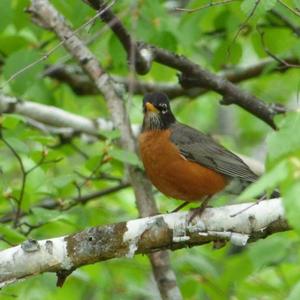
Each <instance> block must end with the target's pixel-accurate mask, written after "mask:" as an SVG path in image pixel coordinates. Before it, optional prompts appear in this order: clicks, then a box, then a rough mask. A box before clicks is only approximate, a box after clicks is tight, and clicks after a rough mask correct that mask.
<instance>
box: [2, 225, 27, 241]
mask: <svg viewBox="0 0 300 300" xmlns="http://www.w3.org/2000/svg"><path fill="white" fill-rule="evenodd" d="M1 236H3V237H4V238H5V239H6V240H8V241H9V242H10V243H12V244H17V243H20V242H22V241H24V240H26V236H24V235H23V234H21V233H20V232H18V231H17V230H15V229H13V228H11V227H9V226H7V225H3V224H0V237H1Z"/></svg>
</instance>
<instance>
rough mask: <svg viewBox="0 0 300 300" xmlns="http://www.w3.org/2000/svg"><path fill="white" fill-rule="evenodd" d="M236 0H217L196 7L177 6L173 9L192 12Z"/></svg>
mask: <svg viewBox="0 0 300 300" xmlns="http://www.w3.org/2000/svg"><path fill="white" fill-rule="evenodd" d="M236 1H239V0H224V1H219V2H209V3H207V4H204V5H202V6H199V7H196V8H182V7H177V8H175V10H177V11H182V12H187V13H193V12H195V11H199V10H202V9H206V8H210V7H213V6H219V5H226V4H230V3H232V2H236Z"/></svg>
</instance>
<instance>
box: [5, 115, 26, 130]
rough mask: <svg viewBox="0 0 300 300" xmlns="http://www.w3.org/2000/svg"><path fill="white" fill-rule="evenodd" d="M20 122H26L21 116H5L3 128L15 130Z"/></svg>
mask: <svg viewBox="0 0 300 300" xmlns="http://www.w3.org/2000/svg"><path fill="white" fill-rule="evenodd" d="M20 122H24V118H23V117H22V116H19V115H5V116H4V117H3V123H2V125H3V127H4V128H7V129H14V128H16V127H17V125H18V124H19V123H20Z"/></svg>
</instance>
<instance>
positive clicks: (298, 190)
mask: <svg viewBox="0 0 300 300" xmlns="http://www.w3.org/2000/svg"><path fill="white" fill-rule="evenodd" d="M298 172H299V170H298ZM281 190H282V194H283V198H284V201H283V204H284V208H285V212H286V214H285V215H286V217H287V219H288V223H289V224H290V225H291V226H292V228H294V229H296V230H297V232H298V233H300V218H299V211H300V197H299V195H300V180H299V175H298V178H297V177H296V178H294V177H291V178H289V180H287V181H286V182H284V183H283V185H282V187H281Z"/></svg>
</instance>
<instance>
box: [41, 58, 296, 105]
mask: <svg viewBox="0 0 300 300" xmlns="http://www.w3.org/2000/svg"><path fill="white" fill-rule="evenodd" d="M283 61H284V62H286V63H288V64H290V65H296V64H299V59H297V58H294V57H287V58H286V59H283ZM272 65H274V60H273V59H265V60H262V61H260V62H258V63H256V64H253V65H251V66H247V67H243V68H235V69H232V70H224V71H223V72H221V73H220V74H219V75H220V76H221V77H222V78H224V79H227V80H229V81H231V82H233V83H238V82H241V81H244V80H248V79H252V78H255V77H257V76H260V75H261V74H263V72H264V71H265V70H266V69H268V70H269V72H285V71H287V70H288V69H289V68H288V67H287V65H286V64H283V63H278V64H277V66H275V65H274V67H273V68H272V69H270V67H271V66H272ZM43 74H44V76H48V77H50V78H53V79H56V80H58V81H60V82H65V83H67V84H68V85H69V86H70V87H71V88H72V89H73V91H74V92H75V93H76V94H78V95H95V94H99V92H98V90H97V88H96V87H95V85H94V84H93V82H92V81H91V80H90V79H89V78H88V76H86V75H85V74H84V73H82V72H81V70H79V68H78V67H77V66H76V65H63V64H57V65H53V66H49V67H48V68H47V69H46V70H45V71H44V73H43ZM112 78H113V79H114V81H115V82H116V83H117V84H121V85H123V86H124V88H125V90H126V91H129V86H130V85H131V88H132V92H133V93H134V94H138V95H144V94H145V93H150V92H154V91H156V92H163V93H165V94H167V95H168V96H169V98H170V99H173V98H176V97H180V96H187V97H189V98H196V97H198V96H200V95H203V94H205V93H206V92H208V91H209V90H207V89H205V88H200V87H194V88H186V89H185V88H183V87H182V86H180V85H178V84H175V83H169V82H155V83H152V82H147V81H139V80H132V79H130V80H129V79H128V78H126V77H120V76H113V77H112Z"/></svg>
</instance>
